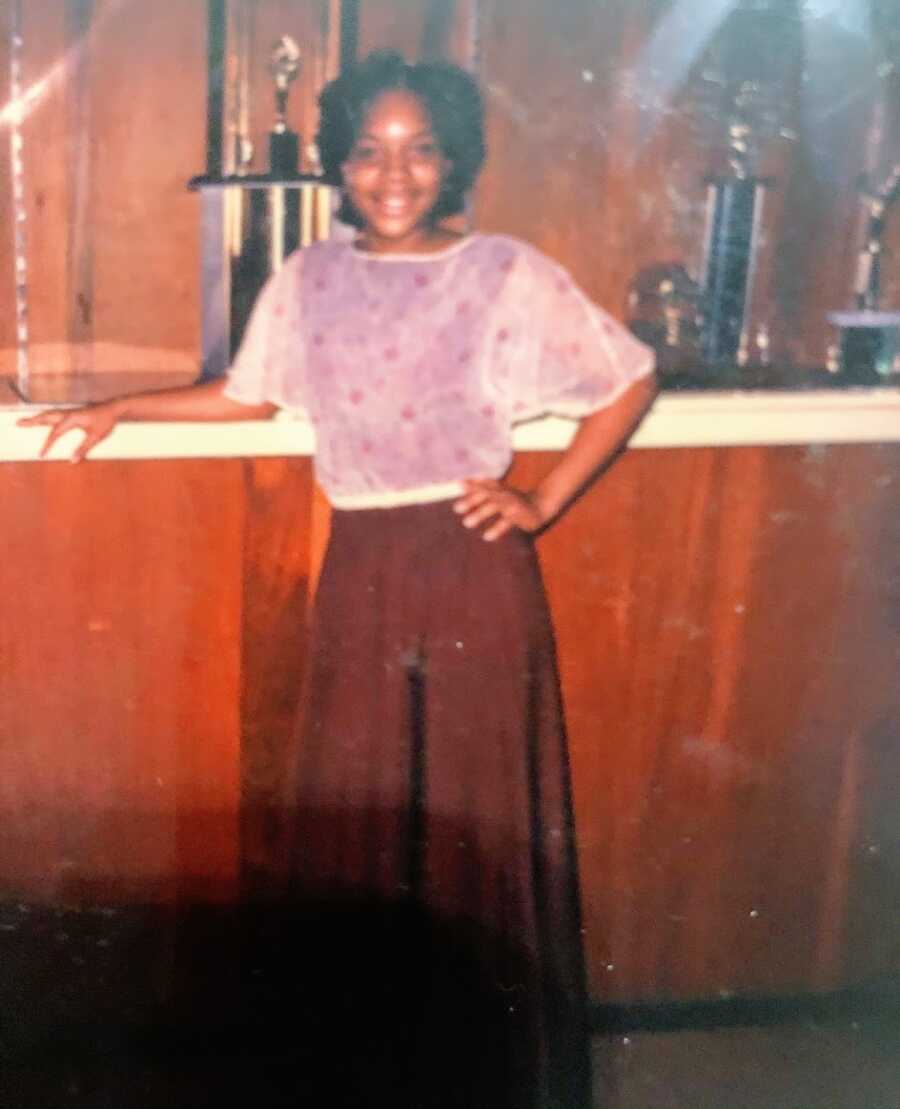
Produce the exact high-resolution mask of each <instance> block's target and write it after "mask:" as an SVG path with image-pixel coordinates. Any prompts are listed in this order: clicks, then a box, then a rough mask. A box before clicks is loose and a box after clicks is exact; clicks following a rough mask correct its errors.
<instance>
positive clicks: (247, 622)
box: [241, 459, 314, 896]
mask: <svg viewBox="0 0 900 1109" xmlns="http://www.w3.org/2000/svg"><path fill="white" fill-rule="evenodd" d="M243 475H244V496H245V498H246V505H247V511H246V524H245V532H244V546H243V604H242V625H241V626H242V631H241V639H242V647H241V783H242V784H241V798H242V817H241V860H242V870H243V889H244V892H245V893H246V894H247V895H248V896H254V895H260V894H265V893H267V892H271V891H272V889H273V888H277V887H278V885H279V884H280V882H281V876H283V875H284V873H285V864H286V862H287V843H286V839H285V836H286V833H287V832H288V830H289V825H288V823H287V821H286V816H287V812H286V810H287V808H288V806H289V805H290V803H291V798H290V796H289V783H290V770H291V756H292V754H293V751H294V744H295V740H296V734H297V712H298V707H299V704H300V690H301V686H302V683H303V674H304V663H305V655H306V636H307V631H308V627H307V624H308V618H309V605H310V575H311V563H312V559H313V551H312V548H313V543H314V528H313V521H312V516H313V512H314V503H313V501H314V489H313V483H312V478H311V463H310V461H309V459H248V460H247V461H246V462H245V463H244V467H243Z"/></svg>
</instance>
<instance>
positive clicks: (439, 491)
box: [225, 233, 654, 508]
mask: <svg viewBox="0 0 900 1109" xmlns="http://www.w3.org/2000/svg"><path fill="white" fill-rule="evenodd" d="M653 365H654V356H653V352H652V350H650V348H649V347H646V346H644V345H643V344H642V343H640V342H638V340H637V339H635V338H634V336H632V335H631V333H630V332H629V331H627V330H626V329H625V328H624V327H622V325H621V324H619V323H617V322H616V321H615V320H614V319H613V318H612V317H611V316H610V315H608V314H607V313H606V312H604V311H603V309H601V308H599V307H597V305H595V304H593V303H592V302H591V301H590V300H588V299H587V297H586V296H585V295H584V293H582V292H581V290H580V289H579V288H578V287H577V286H576V285H575V284H574V282H573V281H572V278H571V277H570V276H569V275H568V274H567V273H566V271H565V270H563V269H562V268H561V267H560V266H558V265H557V264H556V263H555V262H553V261H551V260H550V259H549V258H547V257H546V256H545V255H543V254H541V253H540V251H538V250H536V249H535V248H534V247H532V246H529V245H528V244H527V243H524V242H521V241H519V240H517V239H513V238H510V237H508V236H506V235H489V234H480V233H476V234H472V235H469V236H468V237H467V238H464V239H461V240H460V241H459V242H458V243H454V244H453V245H452V246H450V247H447V248H446V249H444V250H442V251H440V252H438V253H436V254H424V255H405V254H401V255H397V254H380V255H372V254H365V253H363V252H361V251H359V250H357V249H356V248H355V247H354V246H353V245H352V244H351V243H346V242H327V243H317V244H315V245H313V246H310V247H308V248H306V249H305V250H300V251H297V252H296V253H295V254H293V255H292V256H291V257H290V258H289V259H288V260H287V262H286V263H285V265H284V266H283V267H282V269H281V270H280V271H279V272H278V273H277V274H276V275H275V276H274V277H273V278H272V279H271V280H270V281H269V282H268V284H267V285H266V286H265V287H264V289H263V290H262V292H261V293H260V296H259V299H258V300H257V303H256V306H255V308H254V310H253V313H252V315H251V318H250V321H249V323H248V325H247V329H246V332H245V335H244V339H243V342H242V344H241V348H240V350H239V351H238V354H237V357H236V358H235V360H234V363H233V365H232V367H231V370H230V371H229V375H228V382H227V384H226V389H225V393H226V396H228V397H230V398H232V399H233V400H236V401H239V402H242V403H245V404H259V403H262V402H264V401H269V402H271V403H273V404H276V405H278V406H279V407H282V408H288V409H294V410H301V411H302V412H304V413H305V414H306V415H307V416H308V418H309V419H310V420H311V421H312V423H313V425H314V427H315V432H316V473H317V477H318V479H319V482H320V483H321V485H322V487H323V488H324V490H325V492H326V494H327V495H328V497H329V499H330V500H331V502H332V504H334V505H335V506H336V507H338V508H351V507H363V506H368V505H371V506H376V505H389V504H402V503H409V502H415V501H427V500H436V499H440V498H442V497H450V496H453V495H454V494H455V493H457V492H458V491H459V490H460V488H461V482H462V480H463V479H465V478H470V477H499V476H500V475H502V474H503V473H504V472H505V470H506V469H507V467H508V466H509V463H510V461H511V459H512V442H511V437H512V427H513V425H514V424H515V423H518V422H521V421H523V420H528V419H532V418H534V417H535V416H540V415H544V414H556V415H563V416H573V417H580V416H584V415H587V414H588V413H590V412H593V411H596V410H597V409H599V408H602V407H604V406H606V405H608V404H611V403H612V402H613V401H614V400H615V399H616V398H617V397H618V396H619V395H620V394H621V393H622V392H624V391H625V389H627V388H628V387H629V386H630V385H631V384H632V383H633V382H634V381H636V380H637V379H638V378H640V377H643V376H644V375H646V374H648V373H650V372H651V371H652V369H653Z"/></svg>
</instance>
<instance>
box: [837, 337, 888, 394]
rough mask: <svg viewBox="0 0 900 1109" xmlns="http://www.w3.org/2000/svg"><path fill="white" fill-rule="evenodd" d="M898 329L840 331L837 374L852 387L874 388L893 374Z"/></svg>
mask: <svg viewBox="0 0 900 1109" xmlns="http://www.w3.org/2000/svg"><path fill="white" fill-rule="evenodd" d="M898 335H900V328H896V327H842V328H841V346H840V374H841V377H842V378H843V380H844V381H846V382H847V383H848V384H853V385H878V384H879V383H880V382H882V381H883V380H884V379H885V378H887V377H890V376H891V375H892V374H893V373H894V372H895V370H894V359H895V358H896V357H897V355H898V353H900V342H898Z"/></svg>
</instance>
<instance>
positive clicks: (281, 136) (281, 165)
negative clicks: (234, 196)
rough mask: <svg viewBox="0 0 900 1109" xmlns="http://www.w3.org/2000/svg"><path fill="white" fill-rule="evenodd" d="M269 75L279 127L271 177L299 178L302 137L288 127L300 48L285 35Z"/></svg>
mask: <svg viewBox="0 0 900 1109" xmlns="http://www.w3.org/2000/svg"><path fill="white" fill-rule="evenodd" d="M269 72H270V73H271V74H272V77H273V79H274V82H275V125H274V127H273V128H272V130H271V131H270V132H269V174H270V176H272V177H295V176H296V175H297V160H298V156H299V151H300V136H299V135H298V134H297V132H296V131H292V130H291V129H290V127H288V125H287V118H286V116H287V102H288V94H289V92H290V87H291V82H292V81H294V80H296V78H297V74H298V73H299V72H300V47H299V46H298V45H297V43H296V42H295V41H294V40H293V39H292V38H291V37H290V35H282V36H281V38H280V39H279V40H278V42H276V43H275V45H274V46H273V47H272V53H271V55H270V60H269Z"/></svg>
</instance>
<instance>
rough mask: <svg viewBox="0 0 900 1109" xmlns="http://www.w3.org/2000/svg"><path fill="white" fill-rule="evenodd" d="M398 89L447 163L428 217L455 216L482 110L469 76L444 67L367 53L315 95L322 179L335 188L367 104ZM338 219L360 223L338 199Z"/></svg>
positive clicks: (470, 174) (473, 164)
mask: <svg viewBox="0 0 900 1109" xmlns="http://www.w3.org/2000/svg"><path fill="white" fill-rule="evenodd" d="M395 89H404V90H407V91H409V92H411V93H413V94H414V95H415V96H417V97H419V99H420V100H421V101H422V103H423V104H424V106H425V109H426V110H427V112H428V115H429V116H430V118H431V125H432V128H433V129H434V136H435V139H436V140H437V143H438V146H439V147H440V148H441V153H442V154H443V155H444V157H445V158H446V159H447V161H448V162H449V163H450V170H449V172H448V173H447V176H446V178H445V179H444V183H443V186H442V188H441V193H440V196H439V197H438V200H437V203H436V204H435V207H434V210H433V211H432V213H431V217H432V219H434V220H439V219H442V218H443V217H444V216H452V215H456V213H458V212H461V211H462V210H463V208H464V207H465V200H466V193H467V192H468V191H469V189H470V188H471V187H472V184H473V182H474V181H475V178H476V177H477V176H478V171H479V170H480V169H481V164H482V162H483V161H484V154H485V148H484V108H483V104H482V99H481V92H480V91H479V88H478V85H477V83H476V81H475V80H474V78H473V77H471V76H470V75H469V74H468V73H466V71H465V70H463V69H460V68H459V67H458V66H455V65H451V64H450V63H449V62H420V63H418V64H415V65H411V64H409V63H408V62H406V61H404V59H403V58H402V57H401V56H400V54H397V53H396V52H395V51H392V50H384V51H379V52H377V53H375V54H370V55H369V56H368V57H367V58H365V59H364V60H363V61H362V62H359V63H358V64H357V65H355V66H353V68H352V69H350V70H348V71H347V72H346V73H343V74H341V76H340V77H338V78H336V79H335V80H334V81H330V82H329V83H328V84H327V85H326V86H325V88H324V89H323V90H322V93H321V95H320V96H319V110H320V114H319V131H318V134H317V135H316V143H317V145H318V148H319V158H320V160H321V163H322V171H323V179H324V180H325V181H326V182H327V183H328V184H330V185H341V184H342V183H343V181H342V176H341V167H342V166H343V165H344V163H345V162H346V161H347V159H348V157H349V156H350V152H351V150H352V149H353V145H354V143H355V142H356V138H357V135H358V134H359V130H360V127H361V126H362V124H363V120H364V119H365V117H366V113H367V112H368V110H369V108H370V107H371V105H372V103H373V102H374V101H375V100H376V99H377V98H378V97H379V96H380V95H381V94H382V93H384V92H390V91H393V90H395ZM338 219H340V220H343V221H344V222H345V223H350V224H352V225H353V226H355V227H360V226H361V225H362V220H361V218H360V216H359V214H358V212H357V211H356V210H355V208H354V207H353V205H352V204H351V203H350V201H349V199H348V198H347V196H346V195H345V196H344V199H343V203H342V205H341V209H340V211H339V212H338Z"/></svg>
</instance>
